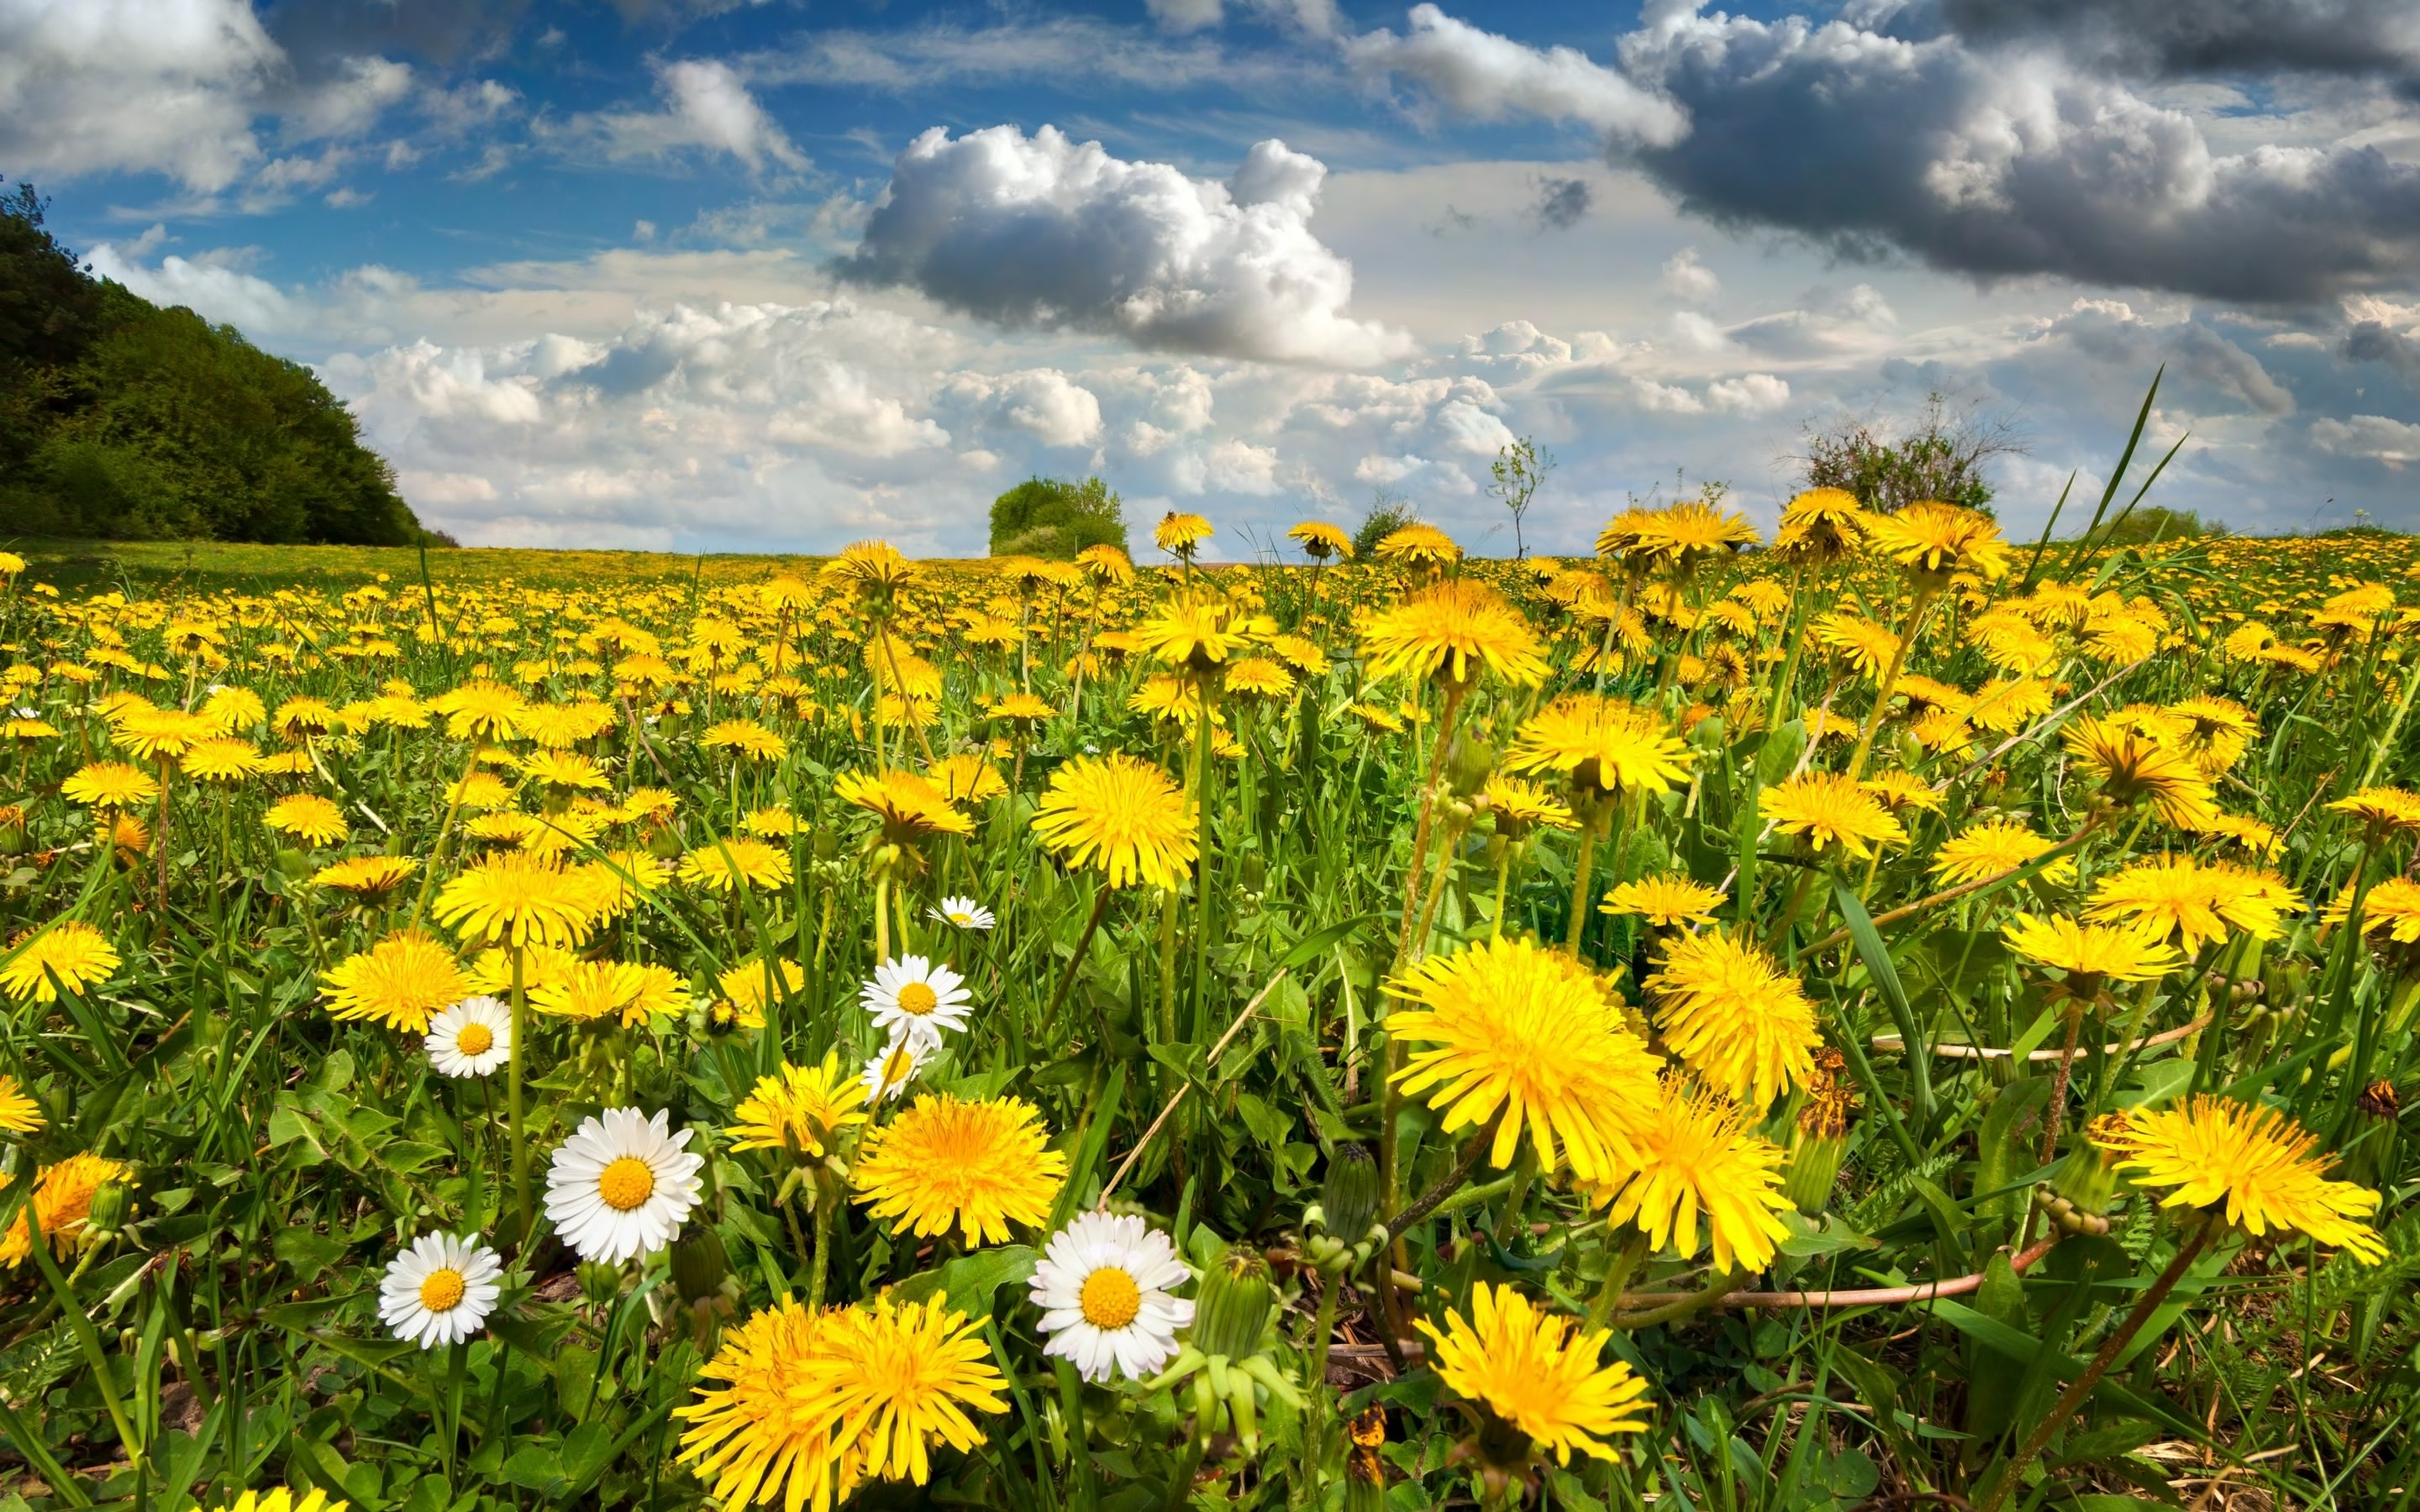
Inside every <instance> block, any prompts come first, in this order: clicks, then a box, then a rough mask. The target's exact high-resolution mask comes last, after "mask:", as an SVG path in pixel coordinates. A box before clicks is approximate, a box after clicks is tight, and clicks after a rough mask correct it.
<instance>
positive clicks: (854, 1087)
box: [724, 1050, 866, 1158]
mask: <svg viewBox="0 0 2420 1512" xmlns="http://www.w3.org/2000/svg"><path fill="white" fill-rule="evenodd" d="M865 1097H866V1088H865V1079H864V1078H863V1077H861V1076H860V1075H859V1074H858V1073H857V1072H854V1071H845V1070H843V1069H842V1067H841V1063H840V1052H839V1051H837V1050H834V1051H830V1052H828V1053H826V1055H825V1056H824V1058H823V1063H822V1064H821V1065H819V1066H815V1067H813V1068H803V1067H799V1066H793V1065H791V1064H789V1063H788V1062H786V1061H784V1062H783V1064H782V1066H781V1068H780V1069H779V1070H778V1071H776V1072H774V1073H773V1074H772V1075H770V1076H764V1077H759V1078H758V1079H757V1082H756V1087H755V1089H754V1090H753V1091H752V1092H750V1093H749V1094H748V1096H747V1098H746V1100H744V1101H743V1102H741V1103H740V1104H739V1105H738V1106H737V1107H736V1108H734V1109H732V1117H733V1118H734V1119H737V1122H735V1123H733V1124H732V1125H731V1127H730V1128H729V1129H728V1130H726V1131H724V1132H725V1133H727V1134H730V1135H731V1141H732V1143H731V1148H732V1149H783V1150H788V1151H789V1152H791V1153H792V1154H795V1155H801V1156H806V1157H809V1158H814V1157H818V1156H821V1155H822V1154H823V1153H824V1152H825V1151H826V1150H827V1149H830V1148H831V1143H832V1140H833V1138H834V1137H835V1136H836V1135H838V1134H840V1132H841V1131H842V1130H844V1129H846V1128H849V1127H851V1126H852V1125H856V1124H861V1123H863V1122H864V1121H865Z"/></svg>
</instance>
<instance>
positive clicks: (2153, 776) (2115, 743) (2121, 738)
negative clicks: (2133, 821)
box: [2061, 715, 2218, 830]
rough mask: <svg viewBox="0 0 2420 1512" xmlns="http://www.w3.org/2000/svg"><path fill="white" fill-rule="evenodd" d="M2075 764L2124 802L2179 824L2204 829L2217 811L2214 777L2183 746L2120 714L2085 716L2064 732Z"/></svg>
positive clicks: (2064, 738) (2166, 821)
mask: <svg viewBox="0 0 2420 1512" xmlns="http://www.w3.org/2000/svg"><path fill="white" fill-rule="evenodd" d="M2061 738H2062V739H2063V740H2064V741H2065V743H2066V745H2067V749H2068V753H2069V754H2070V755H2071V756H2072V757H2074V758H2075V762H2076V764H2077V765H2079V766H2081V767H2083V768H2084V770H2085V772H2086V774H2087V775H2089V776H2091V777H2094V778H2096V779H2099V780H2100V783H2101V791H2102V792H2103V793H2104V794H2107V795H2109V797H2110V798H2111V799H2113V800H2115V801H2116V802H2118V803H2120V804H2134V803H2142V804H2147V805H2149V808H2150V810H2151V811H2152V812H2153V813H2156V814H2158V815H2159V816H2160V818H2161V819H2162V820H2163V821H2164V822H2165V823H2167V824H2169V825H2174V826H2175V827H2177V828H2179V829H2183V830H2195V829H2200V828H2202V827H2203V826H2204V825H2207V824H2209V823H2210V821H2211V819H2212V818H2213V817H2215V816H2216V814H2217V812H2218V806H2217V804H2216V802H2215V801H2214V800H2213V796H2212V795H2211V786H2210V779H2209V778H2208V777H2207V776H2206V775H2204V774H2203V772H2202V769H2201V767H2200V765H2199V764H2196V763H2195V761H2194V759H2193V758H2192V757H2191V756H2189V755H2187V754H2185V753H2184V752H2183V751H2180V750H2176V749H2172V748H2168V747H2165V746H2163V745H2161V744H2160V743H2159V742H2158V741H2156V740H2155V739H2153V738H2152V737H2150V736H2149V735H2146V734H2145V733H2142V732H2141V731H2140V730H2136V729H2133V728H2131V727H2129V726H2127V725H2124V724H2121V723H2119V722H2118V720H2115V719H2108V718H2101V717H2093V716H2089V715H2087V716H2084V717H2079V718H2076V719H2074V720H2071V721H2070V722H2069V724H2068V727H2067V729H2066V731H2065V733H2063V735H2062V737H2061Z"/></svg>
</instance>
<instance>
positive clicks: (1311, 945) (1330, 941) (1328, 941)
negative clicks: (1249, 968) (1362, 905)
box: [1278, 913, 1388, 971]
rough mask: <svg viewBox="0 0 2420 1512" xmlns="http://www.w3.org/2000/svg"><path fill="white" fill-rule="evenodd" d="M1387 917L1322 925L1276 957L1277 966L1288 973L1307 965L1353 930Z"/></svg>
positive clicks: (1362, 917)
mask: <svg viewBox="0 0 2420 1512" xmlns="http://www.w3.org/2000/svg"><path fill="white" fill-rule="evenodd" d="M1387 917H1388V916H1387V915H1385V914H1383V913H1379V914H1356V915H1354V916H1353V917H1352V918H1343V919H1339V920H1337V921H1336V922H1335V923H1333V924H1324V925H1322V926H1320V927H1319V928H1318V929H1315V930H1312V931H1311V933H1308V934H1306V935H1304V936H1303V937H1302V938H1301V939H1298V940H1296V941H1295V942H1294V945H1293V946H1292V947H1291V948H1290V949H1287V951H1286V953H1285V954H1283V955H1281V956H1280V957H1278V964H1279V966H1280V967H1282V968H1283V969H1285V970H1289V971H1291V970H1293V969H1295V967H1297V966H1305V965H1309V964H1311V962H1313V961H1316V960H1318V959H1319V958H1320V957H1321V956H1323V955H1326V953H1327V952H1328V951H1329V950H1330V949H1334V948H1335V946H1336V944H1337V942H1338V941H1340V940H1342V939H1343V938H1344V937H1345V936H1346V935H1348V934H1350V933H1353V932H1354V931H1355V930H1357V929H1363V928H1366V927H1368V926H1369V925H1372V924H1378V923H1384V922H1385V921H1386V919H1387Z"/></svg>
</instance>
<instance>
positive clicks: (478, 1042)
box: [454, 1024, 496, 1056]
mask: <svg viewBox="0 0 2420 1512" xmlns="http://www.w3.org/2000/svg"><path fill="white" fill-rule="evenodd" d="M495 1042H496V1031H495V1030H493V1029H491V1028H489V1027H488V1026H486V1025H484V1024H465V1025H463V1026H462V1032H461V1033H459V1034H458V1035H456V1036H455V1037H454V1048H455V1049H457V1050H459V1051H460V1052H462V1054H464V1055H466V1056H484V1055H486V1054H487V1053H488V1051H489V1047H491V1046H492V1045H494V1044H495Z"/></svg>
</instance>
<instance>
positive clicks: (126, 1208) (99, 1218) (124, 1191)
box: [84, 1180, 134, 1244]
mask: <svg viewBox="0 0 2420 1512" xmlns="http://www.w3.org/2000/svg"><path fill="white" fill-rule="evenodd" d="M133 1211H134V1189H133V1188H132V1186H129V1185H128V1184H127V1183H126V1182H124V1181H116V1180H111V1181H103V1182H101V1185H100V1186H99V1187H97V1188H95V1189H94V1191H93V1194H92V1213H91V1216H90V1217H89V1218H88V1219H87V1220H86V1221H85V1232H84V1241H85V1243H88V1244H99V1243H103V1242H107V1241H109V1240H112V1239H115V1238H116V1237H117V1236H118V1235H119V1234H120V1233H123V1232H124V1231H125V1229H126V1220H127V1218H128V1217H129V1216H130V1215H131V1214H132V1212H133Z"/></svg>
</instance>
